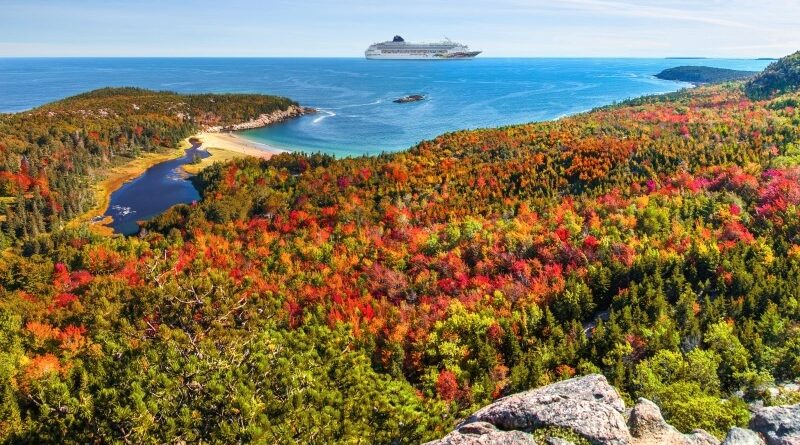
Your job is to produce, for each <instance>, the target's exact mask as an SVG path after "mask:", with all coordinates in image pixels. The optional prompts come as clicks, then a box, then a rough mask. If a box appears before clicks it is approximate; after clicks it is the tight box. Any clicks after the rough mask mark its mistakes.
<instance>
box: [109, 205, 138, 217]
mask: <svg viewBox="0 0 800 445" xmlns="http://www.w3.org/2000/svg"><path fill="white" fill-rule="evenodd" d="M111 209H112V210H114V212H115V213H116V214H117V216H128V215H133V214H134V213H136V210H133V209H131V208H130V207H127V206H121V205H119V204H115V205H113V206H111Z"/></svg>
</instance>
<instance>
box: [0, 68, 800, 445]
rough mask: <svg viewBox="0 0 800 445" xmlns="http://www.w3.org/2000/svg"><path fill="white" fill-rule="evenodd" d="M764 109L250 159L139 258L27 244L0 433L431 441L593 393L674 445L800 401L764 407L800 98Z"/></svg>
mask: <svg viewBox="0 0 800 445" xmlns="http://www.w3.org/2000/svg"><path fill="white" fill-rule="evenodd" d="M784 62H785V61H781V62H778V68H775V66H773V67H771V68H769V69H768V70H767V72H774V71H778V72H780V70H781V66H787V64H786V63H784ZM781 64H782V65H781ZM789 65H791V64H789ZM770 75H772V74H770ZM782 80H783V78H781V81H782ZM752 82H759V85H766V84H768V82H766V81H765V80H764V79H763V78H762V77H757V78H756V79H754V80H753V81H752ZM775 85H777V86H776V88H780V89H781V91H783V87H782V86H780V85H779V82H778V83H775ZM751 87H752V85H750V84H748V85H744V84H741V83H732V84H724V85H718V86H710V87H702V88H697V89H692V90H687V91H682V92H679V93H675V94H669V95H664V96H655V97H645V98H641V99H637V100H633V101H629V102H627V103H623V104H620V105H616V106H612V107H607V108H603V109H599V110H595V111H593V112H590V113H585V114H581V115H577V116H574V117H569V118H564V119H560V120H557V121H553V122H545V123H535V124H528V125H520V126H513V127H506V128H499V129H488V130H480V131H464V132H457V133H452V134H447V135H443V136H440V137H438V138H436V139H434V140H432V141H426V142H423V143H421V144H419V145H418V146H416V147H414V148H412V149H410V150H408V151H404V152H400V153H395V154H390V155H382V156H377V157H363V158H354V159H341V160H335V159H333V158H330V157H327V156H322V155H308V156H306V155H299V154H285V155H280V156H277V157H274V158H273V159H271V160H269V161H260V160H255V159H247V160H239V161H236V162H233V163H228V164H220V165H215V166H213V167H210V168H209V169H207V170H205V171H204V172H203V173H202V174H201V176H200V178H199V180H200V181H199V182H201V183H202V185H203V191H202V193H203V200H202V201H201V202H199V203H198V204H196V205H192V206H177V207H175V208H173V209H172V210H170V211H169V212H167V213H165V214H164V215H162V216H160V217H158V218H156V219H155V220H153V221H151V222H150V223H148V224H147V225H146V227H145V229H144V230H143V231H142V233H141V234H140V235H139V236H136V237H129V238H124V237H98V236H96V235H92V234H91V233H90V232H89V231H87V230H86V229H78V230H67V231H54V232H52V233H50V234H47V235H39V236H36V237H32V236H29V237H28V238H26V241H25V242H24V244H23V245H22V246H21V247H18V248H15V249H13V250H8V251H7V252H6V253H5V255H4V258H3V261H2V262H0V282H2V283H4V287H3V289H2V290H0V348H2V349H1V350H0V397H2V401H3V403H2V404H0V410H2V412H0V438H3V439H4V440H5V441H6V442H9V443H108V442H115V443H188V442H200V441H202V442H221V443H232V442H234V443H235V442H257V443H267V442H268V443H379V444H380V443H383V444H399V443H418V442H420V441H422V440H425V439H431V438H436V437H440V436H442V435H444V433H445V432H446V431H448V430H449V429H451V428H452V427H453V425H454V424H455V423H456V422H457V421H458V419H459V418H461V417H463V416H464V415H466V414H469V413H470V412H471V411H472V410H473V409H474V408H475V407H477V406H480V405H483V404H486V403H487V402H489V401H491V400H492V399H494V398H497V397H500V396H503V395H505V394H509V393H511V392H516V391H520V390H524V389H528V388H531V387H536V386H539V385H543V384H546V383H549V382H552V381H556V380H558V379H562V378H567V377H570V376H573V375H576V374H585V373H593V372H602V373H603V374H605V375H606V376H607V377H608V379H609V381H610V382H611V383H612V384H614V385H615V386H616V387H617V388H618V389H619V390H620V391H621V392H622V393H623V394H624V397H626V398H629V399H630V400H635V398H636V397H639V396H644V397H647V398H649V399H651V400H654V401H655V402H656V403H657V404H658V405H660V406H661V408H662V410H663V412H664V414H665V416H666V417H667V419H668V420H669V421H670V422H671V423H672V424H673V425H675V426H677V427H678V428H680V429H682V430H684V431H688V430H691V429H693V428H704V429H707V430H708V431H710V432H712V433H714V434H717V435H721V434H723V433H724V432H725V431H727V429H728V427H730V426H732V425H737V424H739V425H740V424H744V423H746V422H747V419H748V417H749V413H748V409H747V403H748V402H750V401H752V400H755V399H762V400H764V402H765V403H767V404H781V403H789V402H797V401H798V400H797V399H796V396H795V395H792V394H789V393H786V394H781V393H779V394H778V396H770V395H768V394H765V393H764V391H763V390H764V388H765V387H767V386H768V385H772V384H775V383H781V382H791V381H797V380H798V378H800V214H799V213H798V209H800V207H798V206H799V205H800V182H799V181H800V167H799V166H798V163H799V162H800V108H798V102H799V101H800V94H798V93H782V92H780V91H776V92H770V93H768V94H766V96H767V97H769V98H768V99H758V100H755V99H752V98H750V97H748V96H747V95H746V94H745V93H744V90H745V89H746V88H751ZM759 88H762V87H759ZM760 96H761V95H759V97H760ZM45 109H46V108H45ZM15 119H20V117H15ZM15 131H17V132H22V131H23V130H22V129H16V130H15ZM78 131H79V132H80V131H81V130H78ZM43 146H44V147H48V146H49V145H48V144H47V143H45V144H43ZM43 150H47V151H48V152H50V151H53V150H55V149H54V148H52V149H50V148H48V149H43ZM29 187H31V188H32V190H33V192H35V190H36V188H37V187H39V185H36V184H33V185H31V186H29Z"/></svg>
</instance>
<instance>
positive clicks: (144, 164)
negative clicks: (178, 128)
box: [65, 140, 191, 235]
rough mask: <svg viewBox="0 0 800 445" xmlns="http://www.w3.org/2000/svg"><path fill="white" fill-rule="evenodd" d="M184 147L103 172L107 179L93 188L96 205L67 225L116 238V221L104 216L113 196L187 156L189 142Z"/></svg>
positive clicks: (151, 155) (151, 154)
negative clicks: (152, 170) (149, 171)
mask: <svg viewBox="0 0 800 445" xmlns="http://www.w3.org/2000/svg"><path fill="white" fill-rule="evenodd" d="M184 142H186V143H182V144H181V146H180V147H178V148H175V149H169V150H166V151H164V152H159V153H147V154H145V155H143V156H141V157H138V158H136V159H133V160H131V161H129V162H126V163H124V164H121V165H118V166H116V167H113V168H110V169H108V170H105V171H103V172H102V173H101V174H102V175H103V176H104V178H103V179H101V180H100V181H98V182H96V183H95V184H94V187H93V188H92V193H93V194H94V197H95V203H96V204H95V205H94V206H92V208H90V209H89V210H87V211H86V212H84V213H83V214H81V215H80V216H78V217H77V218H75V219H73V220H72V221H70V222H68V223H67V224H65V226H66V227H73V226H77V225H80V224H83V223H87V224H88V226H89V228H90V230H92V231H93V232H95V233H97V234H100V235H113V233H114V231H113V229H112V228H111V227H110V226H109V225H108V224H110V223H111V222H112V217H110V216H104V214H105V212H106V209H108V206H109V205H110V204H111V195H112V194H113V193H114V192H115V191H117V190H118V189H119V188H120V187H122V186H123V185H125V183H127V182H130V181H133V180H134V179H136V178H138V177H139V176H141V175H142V174H143V173H144V172H145V171H147V169H149V168H150V167H153V166H154V165H157V164H160V163H162V162H166V161H171V160H173V159H177V158H180V157H181V156H184V155H185V154H186V153H185V150H186V149H188V148H190V147H191V145H190V144H188V140H187V141H184Z"/></svg>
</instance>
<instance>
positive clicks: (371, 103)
mask: <svg viewBox="0 0 800 445" xmlns="http://www.w3.org/2000/svg"><path fill="white" fill-rule="evenodd" d="M381 102H383V99H378V100H376V101H373V102H370V103H367V104H352V105H343V106H341V107H336V108H333V109H334V110H343V109H345V108H355V107H368V106H371V105H378V104H379V103H381Z"/></svg>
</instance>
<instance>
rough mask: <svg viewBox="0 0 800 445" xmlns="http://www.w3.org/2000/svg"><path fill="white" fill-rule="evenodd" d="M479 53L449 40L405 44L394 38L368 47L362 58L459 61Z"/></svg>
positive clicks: (401, 39)
mask: <svg viewBox="0 0 800 445" xmlns="http://www.w3.org/2000/svg"><path fill="white" fill-rule="evenodd" d="M480 53H481V52H480V51H470V50H469V47H467V46H466V45H462V44H460V43H456V42H452V41H450V40H445V41H443V42H438V43H407V42H406V41H405V40H403V38H402V37H400V36H394V39H393V40H392V41H387V42H381V43H374V44H372V45H370V46H369V48H367V50H366V51H364V56H365V57H366V58H367V59H370V60H459V59H472V58H474V57H475V56H477V55H478V54H480Z"/></svg>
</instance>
